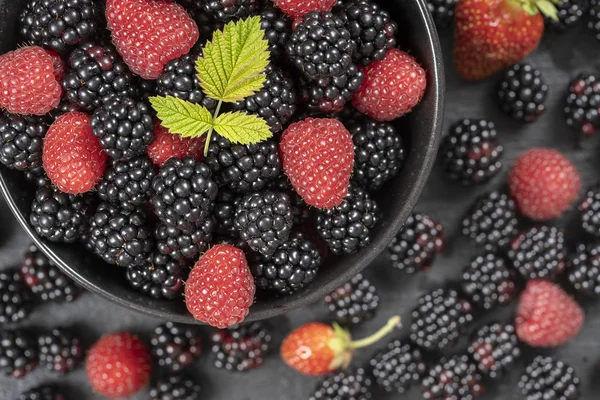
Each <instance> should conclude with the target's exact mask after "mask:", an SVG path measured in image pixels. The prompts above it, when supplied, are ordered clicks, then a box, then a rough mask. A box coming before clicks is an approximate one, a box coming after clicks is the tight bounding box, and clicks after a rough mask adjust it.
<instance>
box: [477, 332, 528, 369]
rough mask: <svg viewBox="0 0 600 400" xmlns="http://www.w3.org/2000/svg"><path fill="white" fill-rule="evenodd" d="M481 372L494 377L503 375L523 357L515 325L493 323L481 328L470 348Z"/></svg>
mask: <svg viewBox="0 0 600 400" xmlns="http://www.w3.org/2000/svg"><path fill="white" fill-rule="evenodd" d="M468 352H469V354H470V355H471V358H472V359H473V361H475V363H476V364H477V369H478V370H479V372H480V373H481V374H482V375H484V376H487V377H490V378H492V379H497V378H500V377H502V375H503V374H504V373H507V372H509V371H510V370H511V368H513V367H514V365H515V363H516V362H517V360H518V359H519V358H520V357H521V349H520V348H519V340H518V339H517V335H516V334H515V327H514V326H513V325H504V324H499V323H492V324H489V325H485V326H483V327H482V328H480V329H479V330H478V331H477V333H476V334H475V336H474V337H473V339H472V340H471V344H470V345H469V349H468Z"/></svg>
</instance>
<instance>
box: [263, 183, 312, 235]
mask: <svg viewBox="0 0 600 400" xmlns="http://www.w3.org/2000/svg"><path fill="white" fill-rule="evenodd" d="M269 187H270V188H271V189H272V190H275V191H278V192H282V193H286V194H287V195H288V196H289V198H290V201H291V203H292V213H293V214H294V226H296V227H297V226H300V225H302V224H304V223H305V222H307V221H308V220H309V219H310V218H311V216H312V215H311V212H310V209H309V207H308V205H307V204H306V202H305V201H304V199H303V198H302V197H301V196H300V195H299V194H298V193H297V192H296V190H294V187H293V186H292V184H291V182H290V180H289V179H288V177H287V176H285V175H284V174H282V175H280V177H279V178H278V179H277V180H275V181H274V182H273V183H272V184H271V185H269Z"/></svg>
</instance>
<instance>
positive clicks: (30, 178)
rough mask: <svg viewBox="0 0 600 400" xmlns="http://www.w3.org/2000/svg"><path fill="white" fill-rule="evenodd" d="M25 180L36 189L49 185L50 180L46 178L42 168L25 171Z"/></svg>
mask: <svg viewBox="0 0 600 400" xmlns="http://www.w3.org/2000/svg"><path fill="white" fill-rule="evenodd" d="M25 179H26V180H27V182H29V183H32V184H33V186H35V187H36V188H39V187H42V186H48V185H50V179H48V177H47V176H46V171H44V167H38V168H34V169H28V170H27V171H25Z"/></svg>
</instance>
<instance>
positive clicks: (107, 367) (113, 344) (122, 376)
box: [85, 332, 152, 399]
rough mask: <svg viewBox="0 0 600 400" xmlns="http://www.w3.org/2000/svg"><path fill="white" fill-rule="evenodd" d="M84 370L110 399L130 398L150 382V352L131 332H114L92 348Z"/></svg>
mask: <svg viewBox="0 0 600 400" xmlns="http://www.w3.org/2000/svg"><path fill="white" fill-rule="evenodd" d="M85 370H86V372H87V376H88V379H89V381H90V384H91V385H92V389H94V391H95V392H96V393H98V394H100V395H102V396H105V397H108V398H111V399H116V398H123V397H129V396H131V395H133V394H135V393H137V392H139V391H140V390H142V389H143V388H144V387H146V386H147V385H148V383H149V382H150V373H151V370H152V364H151V359H150V352H149V351H148V348H147V347H146V345H145V344H144V342H142V341H141V340H140V338H138V337H137V336H135V335H133V334H131V333H127V332H119V333H111V334H109V335H106V336H103V337H102V338H101V339H100V340H99V341H98V342H96V344H95V345H94V346H93V347H92V348H91V349H90V351H89V352H88V355H87V358H86V361H85Z"/></svg>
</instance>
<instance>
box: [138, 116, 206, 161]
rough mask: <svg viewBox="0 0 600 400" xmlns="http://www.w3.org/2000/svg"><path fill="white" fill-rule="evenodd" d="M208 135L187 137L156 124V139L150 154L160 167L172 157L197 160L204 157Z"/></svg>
mask: <svg viewBox="0 0 600 400" xmlns="http://www.w3.org/2000/svg"><path fill="white" fill-rule="evenodd" d="M205 142H206V135H202V136H201V137H199V138H186V137H182V136H180V135H172V134H171V133H169V130H168V129H167V128H165V127H163V126H162V125H161V124H160V123H158V122H157V123H156V124H155V125H154V141H153V142H152V143H151V144H150V146H149V147H148V156H149V157H150V159H151V160H152V162H153V163H154V165H156V166H158V167H162V166H163V165H164V164H165V163H166V162H167V161H168V160H169V159H170V158H173V157H175V158H185V157H188V156H189V157H193V158H194V159H195V160H196V161H202V159H203V158H204V143H205Z"/></svg>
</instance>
